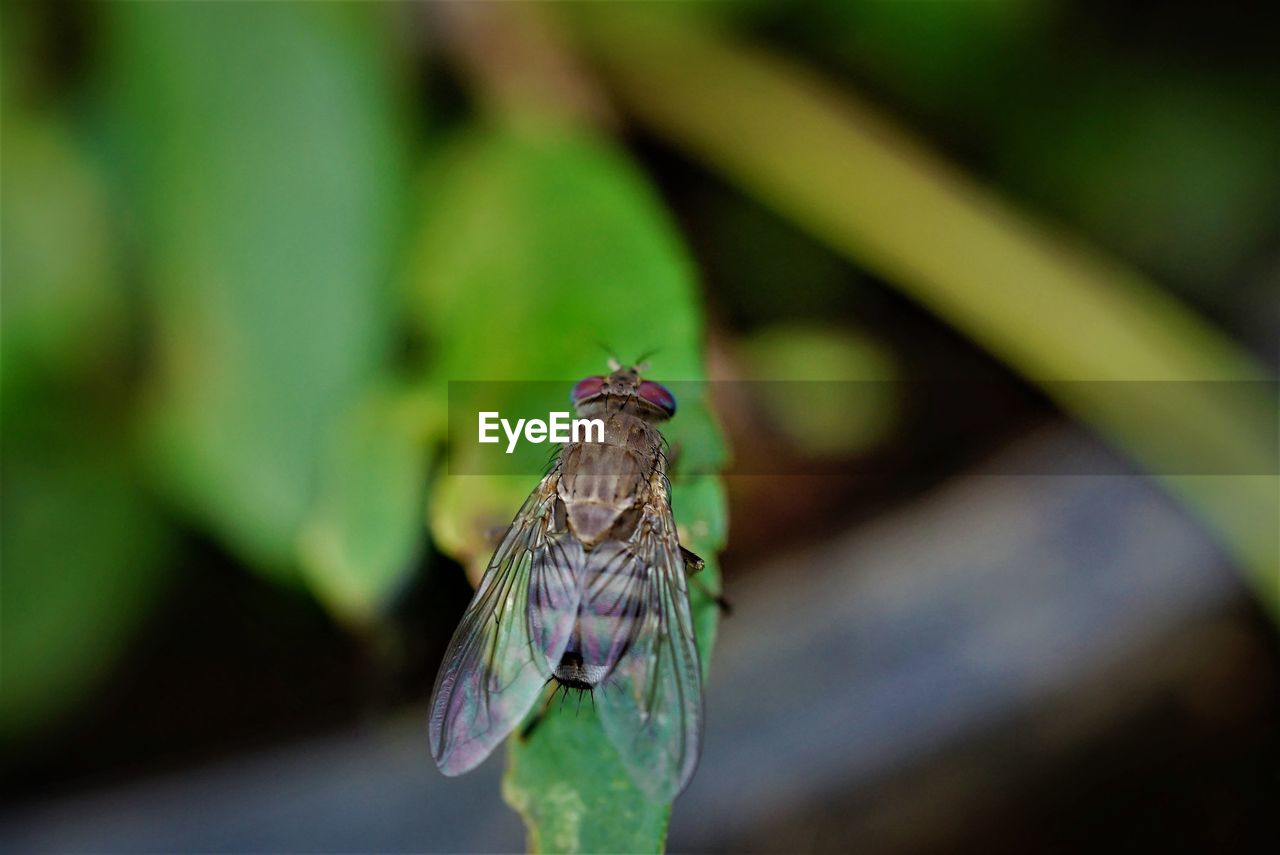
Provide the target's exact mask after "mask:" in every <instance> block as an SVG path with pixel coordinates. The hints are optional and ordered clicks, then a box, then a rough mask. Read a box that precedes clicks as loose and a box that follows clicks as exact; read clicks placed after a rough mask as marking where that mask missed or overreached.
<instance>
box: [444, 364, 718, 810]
mask: <svg viewBox="0 0 1280 855" xmlns="http://www.w3.org/2000/svg"><path fill="white" fill-rule="evenodd" d="M610 369H611V371H612V373H610V374H609V375H608V376H595V377H587V378H586V379H584V380H582V381H580V382H579V383H578V384H577V385H575V386H574V387H573V392H572V396H571V397H572V401H573V404H574V407H575V409H576V410H577V412H578V415H579V416H580V417H582V418H599V419H602V420H603V421H604V425H605V429H604V440H603V442H571V443H568V444H566V445H564V446H563V447H562V448H561V450H560V453H559V454H558V456H557V457H556V459H555V461H554V462H553V463H552V465H551V467H550V470H549V472H548V473H547V475H546V476H545V477H544V478H543V479H542V481H541V482H539V484H538V486H537V487H536V488H535V489H534V491H533V493H532V494H531V495H530V496H529V498H528V499H527V500H525V503H524V505H523V506H522V507H521V508H520V511H519V512H518V513H517V514H516V516H515V519H514V520H513V521H512V523H511V526H510V527H509V528H508V529H507V530H506V533H505V534H504V535H503V537H502V540H501V542H500V544H499V545H498V548H497V551H496V552H495V553H494V555H493V558H492V559H491V560H490V561H489V565H488V568H487V569H486V570H485V573H484V577H483V579H482V580H481V582H480V586H479V587H478V588H477V590H476V593H475V596H474V597H473V598H472V600H471V604H470V605H469V606H468V607H467V611H466V613H465V614H464V615H463V617H462V622H461V624H460V625H459V626H458V629H457V631H456V632H455V633H454V635H453V639H452V641H450V642H449V649H448V651H447V652H446V653H445V657H444V662H443V664H442V665H441V666H440V673H439V676H437V678H436V684H435V691H434V692H433V694H432V698H431V727H430V736H431V753H432V755H433V756H434V757H435V760H436V763H437V764H438V765H439V767H440V769H441V770H442V771H443V772H444V773H445V774H446V775H460V774H462V773H463V772H467V771H469V770H471V769H473V768H474V767H475V766H477V765H479V763H480V762H481V761H482V760H484V759H485V757H487V756H488V755H489V753H490V752H491V751H492V750H493V749H494V747H495V746H496V745H497V744H498V743H499V742H501V741H502V740H503V739H504V738H506V736H507V735H508V734H510V733H511V732H512V731H513V730H514V729H515V728H516V726H517V725H518V724H519V723H520V721H521V720H522V719H524V717H525V716H526V715H527V714H528V713H529V711H530V709H531V708H532V707H533V706H534V705H535V704H536V703H537V701H538V699H539V697H540V696H541V695H542V693H543V690H544V688H545V687H546V686H547V685H548V684H549V683H552V682H553V681H554V682H555V683H556V684H557V685H556V686H555V689H553V692H554V691H555V690H558V689H561V688H563V689H564V690H565V691H566V692H567V691H569V690H575V689H576V690H578V691H579V692H580V693H583V692H590V693H591V700H592V703H593V706H594V707H595V709H596V712H597V715H598V717H599V719H600V722H601V724H602V726H603V728H604V731H605V734H606V735H607V736H608V738H609V740H610V742H612V743H613V745H614V747H615V748H616V749H617V751H618V754H619V755H620V757H621V759H622V761H623V763H624V765H625V766H626V768H627V770H628V772H629V773H630V775H631V777H632V778H633V779H634V780H635V782H636V784H637V785H638V786H639V787H640V789H641V790H643V791H644V792H646V793H647V794H648V795H649V796H650V797H652V798H654V799H655V800H658V801H666V800H670V799H672V798H674V797H675V796H676V794H678V793H679V792H680V791H681V790H682V789H684V787H685V785H686V784H687V783H688V782H689V779H690V778H691V777H692V776H693V770H694V767H695V766H696V765H697V762H698V752H699V748H700V742H701V735H702V679H701V669H700V666H699V662H698V650H697V646H696V645H695V643H694V628H693V619H692V615H691V613H690V609H689V594H688V587H687V585H686V579H685V574H686V572H689V573H692V572H696V571H697V570H698V569H700V568H701V566H702V560H701V559H700V558H698V557H697V556H696V555H694V554H693V553H691V552H689V551H687V550H685V549H683V548H682V547H681V546H680V542H679V540H678V539H677V537H676V526H675V521H674V519H673V518H672V515H671V490H670V483H669V481H668V480H667V458H666V455H665V454H664V453H663V445H664V441H663V438H662V435H661V434H660V433H659V431H658V427H657V425H658V424H659V423H661V422H663V421H665V420H666V419H669V418H671V417H672V416H673V415H675V411H676V400H675V396H674V395H672V393H671V392H670V390H668V389H667V388H666V387H665V386H662V385H660V384H658V383H655V382H652V381H650V380H643V379H641V377H640V370H642V369H637V368H622V367H621V366H619V365H618V364H617V362H616V361H613V360H611V361H610Z"/></svg>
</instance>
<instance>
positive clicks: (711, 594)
mask: <svg viewBox="0 0 1280 855" xmlns="http://www.w3.org/2000/svg"><path fill="white" fill-rule="evenodd" d="M680 557H681V558H683V559H684V573H685V575H686V576H687V577H689V581H690V582H692V583H693V584H694V585H695V586H697V588H698V590H699V591H701V592H702V593H703V595H705V596H706V597H707V598H708V599H710V600H713V601H715V604H716V606H717V607H719V609H720V614H722V615H724V616H725V617H728V616H729V615H731V614H733V606H732V605H730V604H729V601H728V600H726V599H725V598H724V595H723V594H717V593H716V592H715V591H712V590H711V589H710V588H708V587H707V586H706V585H705V584H703V582H702V580H701V579H699V578H698V577H697V576H696V575H694V574H696V573H699V572H701V571H702V569H703V568H704V567H706V566H707V562H706V561H703V560H702V557H701V556H699V555H696V554H694V553H693V552H690V551H689V550H687V549H685V548H684V547H683V546H682V547H680Z"/></svg>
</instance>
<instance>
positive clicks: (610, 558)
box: [579, 491, 702, 802]
mask: <svg viewBox="0 0 1280 855" xmlns="http://www.w3.org/2000/svg"><path fill="white" fill-rule="evenodd" d="M653 500H654V501H653V503H652V504H650V505H649V506H648V507H647V508H646V510H645V512H644V517H643V519H642V521H641V524H640V525H639V526H638V527H637V530H636V534H635V536H634V537H633V538H632V539H631V540H630V541H628V542H626V543H618V542H609V543H603V544H601V545H600V546H599V547H597V548H596V549H595V550H593V551H592V552H591V554H590V556H589V557H588V562H589V563H588V566H587V569H586V574H585V577H584V578H585V579H586V580H587V582H586V591H585V593H584V595H583V596H584V603H583V608H582V610H581V616H580V618H579V630H580V632H581V633H582V636H583V638H582V641H583V648H584V655H585V657H589V658H592V659H595V660H596V661H597V662H599V663H600V664H602V665H606V666H607V667H608V668H609V669H610V670H609V672H608V676H607V677H606V678H605V679H604V680H603V682H602V683H601V685H600V686H599V687H598V688H597V690H596V691H595V692H594V700H595V705H596V709H597V711H598V713H599V716H600V721H601V723H602V725H603V726H604V730H605V733H606V734H607V735H608V737H609V740H610V741H611V742H612V743H613V745H614V747H615V748H616V749H617V750H618V754H619V755H620V756H621V758H622V761H623V763H624V765H626V767H627V770H628V771H629V772H630V773H631V777H632V778H633V779H634V780H635V782H636V783H637V784H638V785H639V786H640V788H641V789H642V790H644V791H645V792H646V793H647V794H648V795H649V796H650V797H651V798H653V799H655V800H656V801H659V802H663V801H670V800H671V799H673V798H675V796H676V795H677V794H679V792H680V791H681V790H683V789H684V787H685V785H686V784H688V783H689V779H690V778H692V777H693V771H694V768H695V767H696V766H697V764H698V752H699V749H700V743H701V738H702V671H701V666H700V665H699V661H698V648H697V645H696V644H695V641H694V630H693V617H692V614H691V613H690V609H689V593H688V588H687V587H686V582H685V575H684V565H683V562H682V561H681V558H680V544H679V542H678V541H677V539H676V531H675V522H674V520H673V519H672V517H671V506H670V502H669V501H668V499H667V496H666V493H665V491H662V492H660V493H659V492H657V491H654V495H653ZM655 505H656V507H655Z"/></svg>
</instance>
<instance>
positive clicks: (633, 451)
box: [557, 413, 666, 548]
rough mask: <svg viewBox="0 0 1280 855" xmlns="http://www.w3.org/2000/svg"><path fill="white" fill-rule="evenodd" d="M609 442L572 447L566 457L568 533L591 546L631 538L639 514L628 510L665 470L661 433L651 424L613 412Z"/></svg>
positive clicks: (563, 484)
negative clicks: (650, 483) (656, 474)
mask: <svg viewBox="0 0 1280 855" xmlns="http://www.w3.org/2000/svg"><path fill="white" fill-rule="evenodd" d="M604 440H605V441H604V442H579V443H570V444H568V445H566V446H565V449H564V452H563V454H562V455H561V463H560V483H559V485H558V488H557V489H558V493H559V496H560V499H561V501H562V502H563V503H564V507H565V513H566V516H567V520H568V526H569V529H570V530H571V531H572V532H573V534H574V535H575V536H576V537H578V538H579V540H581V541H582V544H583V545H584V546H586V547H587V548H591V547H592V546H594V545H596V544H598V543H600V542H601V541H603V540H605V539H607V538H610V537H612V538H619V539H626V538H627V537H629V536H630V533H631V530H632V529H634V519H632V517H635V516H636V515H635V514H633V513H629V512H631V511H632V510H633V509H634V508H636V507H637V506H638V505H639V504H641V503H642V502H643V500H644V499H645V497H646V496H647V495H648V484H649V481H650V479H651V478H652V476H653V475H654V473H655V472H657V473H660V474H665V472H666V461H665V458H664V457H663V455H662V435H661V434H659V433H658V430H657V428H655V427H654V426H653V425H651V424H649V423H648V422H647V421H645V420H643V419H640V418H636V417H634V416H630V415H627V414H625V413H613V414H611V415H610V417H609V419H608V420H607V421H606V423H605V433H604Z"/></svg>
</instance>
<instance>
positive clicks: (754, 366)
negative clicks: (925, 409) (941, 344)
mask: <svg viewBox="0 0 1280 855" xmlns="http://www.w3.org/2000/svg"><path fill="white" fill-rule="evenodd" d="M740 351H741V357H742V362H743V368H744V370H745V375H746V376H747V377H750V378H752V379H753V380H760V381H766V382H762V383H760V384H758V385H757V387H756V390H757V394H758V396H759V401H760V403H761V404H762V405H763V406H764V407H765V410H766V414H767V416H768V418H769V420H770V422H771V424H772V425H773V426H774V427H775V428H776V429H777V430H779V431H781V432H782V433H783V434H784V435H785V436H786V437H787V438H788V439H789V440H790V441H791V442H792V443H793V444H794V445H795V446H796V447H797V448H798V449H800V450H801V451H803V452H806V453H808V454H814V455H851V454H857V453H859V452H864V451H866V450H868V449H869V448H871V447H872V446H874V445H875V444H876V443H878V442H880V441H881V440H883V439H884V438H885V437H886V436H887V435H888V433H889V431H890V430H891V429H892V427H893V424H894V421H895V419H896V417H897V415H898V404H899V400H898V398H899V394H900V392H899V387H898V386H897V384H896V383H895V382H894V381H895V380H897V379H898V366H897V365H896V363H895V362H894V359H893V357H892V355H891V354H889V353H888V352H887V351H886V350H885V349H884V347H883V346H882V345H880V344H879V343H878V342H877V341H875V340H874V339H871V338H869V337H866V336H859V335H857V334H856V333H854V332H852V331H850V330H841V329H833V328H823V327H817V326H801V325H796V324H790V325H775V326H771V327H767V328H765V329H764V330H761V331H760V332H758V333H756V334H754V335H752V336H750V337H749V338H747V339H746V340H745V341H743V342H742V343H741V345H740ZM768 381H781V382H768ZM811 383H812V384H821V389H822V394H814V392H813V389H814V388H815V387H812V386H808V384H811Z"/></svg>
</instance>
